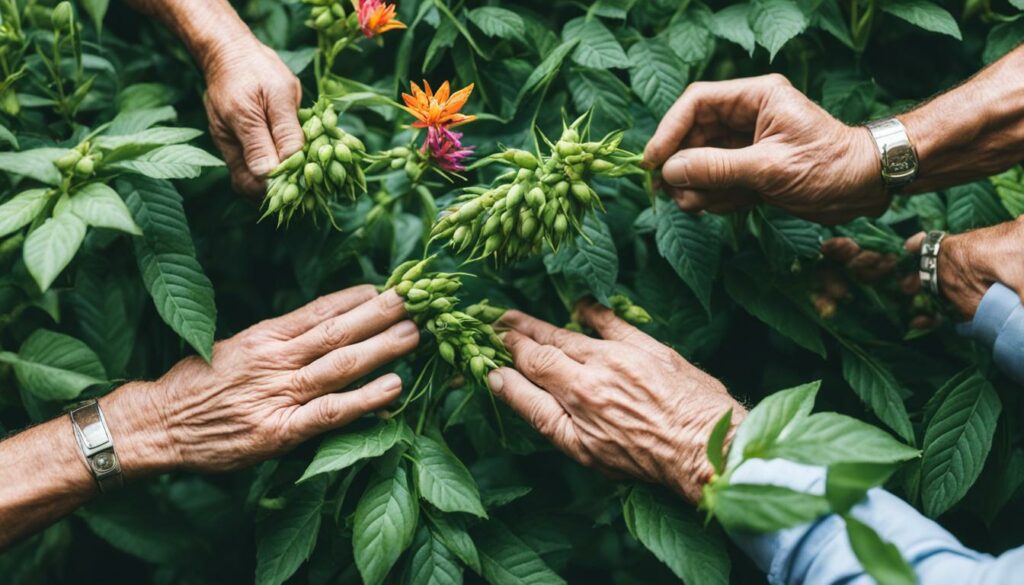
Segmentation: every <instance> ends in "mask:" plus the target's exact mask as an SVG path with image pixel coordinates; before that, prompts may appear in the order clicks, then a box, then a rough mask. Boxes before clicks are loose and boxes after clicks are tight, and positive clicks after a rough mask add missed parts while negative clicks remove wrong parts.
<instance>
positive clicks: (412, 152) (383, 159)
mask: <svg viewBox="0 0 1024 585" xmlns="http://www.w3.org/2000/svg"><path fill="white" fill-rule="evenodd" d="M366 159H367V160H368V161H371V163H370V166H368V167H366V172H368V173H375V172H377V171H381V170H385V169H391V170H393V171H397V170H398V169H402V170H403V171H405V176H407V177H408V178H409V180H410V181H412V182H413V183H415V182H416V181H418V180H419V179H420V177H421V176H422V175H423V171H424V170H426V168H427V165H428V160H427V155H426V154H425V153H424V152H423V151H421V150H417V149H415V148H409V147H408V146H397V147H395V148H392V149H390V150H382V151H380V152H375V153H373V154H371V155H367V157H366Z"/></svg>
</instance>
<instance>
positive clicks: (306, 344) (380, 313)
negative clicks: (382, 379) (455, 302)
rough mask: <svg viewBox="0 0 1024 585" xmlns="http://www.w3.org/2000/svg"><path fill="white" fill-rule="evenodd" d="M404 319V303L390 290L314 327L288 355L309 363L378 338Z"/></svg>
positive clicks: (294, 342) (291, 345)
mask: <svg viewBox="0 0 1024 585" xmlns="http://www.w3.org/2000/svg"><path fill="white" fill-rule="evenodd" d="M404 317H405V299H403V298H402V297H401V296H400V295H399V294H398V293H396V292H395V291H394V290H389V291H386V292H384V293H383V294H380V295H375V296H374V297H373V298H371V299H369V300H367V301H366V302H364V303H362V304H360V305H359V306H357V307H354V308H352V309H351V310H348V311H345V312H344V313H341V314H339V315H338V316H336V317H331V318H329V319H326V320H324V321H322V322H321V323H318V324H316V325H314V326H313V327H312V328H311V329H310V330H309V331H306V332H305V333H303V334H301V335H299V336H298V337H296V338H295V339H293V340H291V341H289V342H288V347H287V349H286V351H290V352H294V355H298V356H301V357H304V358H307V359H310V358H317V357H320V356H322V355H324V354H327V353H329V352H331V351H334V350H335V349H338V348H341V347H345V346H347V345H351V344H353V343H358V342H360V341H363V340H365V339H369V338H370V337H372V336H374V335H377V334H378V333H380V332H381V331H384V330H385V329H387V328H388V327H390V326H392V325H394V324H395V323H397V322H399V321H400V320H402V319H403V318H404Z"/></svg>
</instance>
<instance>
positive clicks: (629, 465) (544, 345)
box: [489, 304, 1024, 584]
mask: <svg viewBox="0 0 1024 585" xmlns="http://www.w3.org/2000/svg"><path fill="white" fill-rule="evenodd" d="M580 316H581V317H582V319H583V321H584V322H585V323H586V324H588V325H590V326H591V327H593V328H594V329H595V330H596V331H597V332H598V333H599V334H600V335H601V336H602V337H604V338H605V340H597V339H592V338H589V337H587V336H584V335H582V334H578V333H572V332H569V331H566V330H562V329H558V328H555V327H553V326H551V325H549V324H547V323H543V322H540V321H537V320H536V319H533V318H531V317H528V316H526V315H523V314H522V313H519V312H515V311H510V312H509V313H507V314H506V316H505V317H504V318H503V319H502V321H501V323H502V324H503V325H505V326H506V327H509V328H511V331H509V333H507V334H506V337H505V341H506V344H507V345H508V346H509V349H510V351H511V353H512V355H513V359H514V363H515V368H516V369H515V370H512V369H510V368H501V369H498V370H495V371H494V372H492V373H491V375H490V378H489V381H490V384H491V388H492V390H493V391H494V392H495V394H497V395H498V396H499V397H500V398H501V399H503V400H504V401H505V402H507V403H508V404H509V405H510V406H511V407H512V408H513V409H514V410H515V411H517V412H518V413H519V414H520V415H521V416H523V417H524V418H525V419H526V420H527V421H529V422H530V423H531V424H532V425H533V426H535V427H536V428H537V429H538V430H539V431H540V433H541V434H543V435H545V436H546V437H548V438H549V439H550V440H551V441H552V442H553V443H554V444H555V445H556V446H558V447H559V448H560V449H562V450H563V451H565V452H566V453H567V454H568V455H569V456H570V457H572V458H574V459H576V460H577V461H579V462H581V463H583V464H585V465H592V466H595V467H598V468H600V469H604V470H608V471H611V472H613V473H617V474H627V475H632V476H634V477H638V478H640V479H644V480H647V481H654V482H657V483H661V484H663V485H666V486H668V487H670V488H672V489H674V490H675V491H676V492H678V493H680V494H681V495H683V496H684V497H686V498H687V499H688V500H689V501H690V502H691V503H695V502H696V501H697V500H698V498H699V496H700V493H701V491H700V490H701V486H702V485H703V484H704V483H706V482H707V481H708V480H709V478H710V477H711V469H710V466H709V465H708V464H707V463H706V459H705V455H704V453H705V452H706V445H707V440H708V437H709V435H710V428H711V426H713V424H714V422H715V421H716V420H717V418H718V417H719V416H721V414H722V413H724V412H725V410H727V409H729V408H732V409H733V419H732V420H733V424H734V425H735V424H739V422H740V421H742V419H743V418H744V417H745V415H746V410H745V409H744V408H743V406H742V405H740V404H739V403H737V402H736V401H735V400H733V399H732V398H731V397H730V396H729V394H728V392H727V391H726V390H725V388H724V387H723V386H722V385H721V383H719V382H718V381H717V380H715V379H714V378H712V377H711V376H709V375H708V374H706V373H704V372H702V371H701V370H699V369H698V368H696V367H694V366H692V365H691V364H689V363H687V362H686V361H685V360H684V359H683V358H682V357H681V356H679V355H678V354H677V353H675V352H674V351H672V350H671V349H669V348H668V347H666V346H664V345H662V344H660V343H658V342H657V341H656V340H654V339H652V338H650V337H648V336H647V335H645V334H644V333H643V332H641V331H639V330H637V329H636V328H634V327H632V326H631V325H628V324H627V323H625V322H624V321H622V320H621V319H619V318H618V317H616V316H615V315H614V313H612V312H611V311H610V310H608V309H606V308H603V307H600V306H598V305H594V304H589V305H586V306H584V308H583V309H582V310H581V311H580ZM517 370H518V371H517ZM729 435H730V436H731V433H730V434H729ZM730 436H727V438H726V441H725V443H726V445H728V443H729V442H730ZM731 481H734V482H741V483H770V484H775V485H782V486H786V487H790V488H792V489H798V490H808V491H814V492H817V493H820V492H821V491H822V490H823V486H824V474H823V470H821V469H819V468H814V467H808V466H801V465H797V464H793V463H789V462H786V461H778V460H776V461H770V462H769V461H759V460H754V461H750V462H746V463H744V464H743V465H742V466H741V467H739V468H738V469H737V470H736V471H735V472H734V473H733V475H732V478H731ZM853 515H854V516H855V517H856V518H858V519H860V520H862V521H863V522H864V523H866V524H868V525H869V526H871V527H872V528H874V529H875V530H876V531H877V532H878V533H879V534H880V535H881V536H882V538H883V539H886V540H889V541H891V542H894V543H895V544H896V545H897V547H898V548H899V549H900V551H901V553H902V554H903V555H904V557H905V558H907V559H908V560H909V561H910V562H911V563H912V566H913V567H914V569H915V571H916V572H917V574H918V575H919V576H920V577H921V582H922V583H924V584H927V583H947V582H957V583H960V582H970V581H969V577H973V576H974V575H976V574H978V575H983V576H984V579H986V580H984V581H981V582H983V583H1002V582H1006V581H1005V580H1000V579H1005V577H1006V576H1007V575H1010V574H1014V573H1013V571H1020V570H1021V569H1022V568H1024V565H1022V564H1021V563H1024V553H1009V554H1008V555H1004V556H1003V557H1000V559H999V560H995V561H993V560H992V559H991V558H990V557H988V556H986V555H982V554H978V553H975V552H973V551H970V550H968V549H966V548H964V547H963V546H962V545H960V544H959V543H958V542H957V541H956V539H955V538H953V537H952V536H951V535H949V534H948V533H947V532H946V531H945V530H943V529H942V528H941V527H939V526H938V525H936V524H935V523H934V522H932V521H930V520H928V519H926V518H924V517H922V516H921V515H920V514H918V513H917V512H916V511H915V510H914V509H913V508H911V507H910V506H909V505H907V504H906V503H905V502H903V501H901V500H899V499H898V498H896V497H895V496H893V495H891V494H888V493H886V492H885V491H883V490H879V489H876V490H872V491H871V492H870V493H869V497H868V498H867V499H866V500H865V501H864V502H862V503H861V504H859V505H858V506H856V507H855V508H854V509H853ZM731 536H732V538H733V539H734V540H735V541H736V542H737V544H738V545H739V546H740V547H741V548H743V549H744V550H745V551H746V552H747V553H748V554H750V556H751V557H752V558H753V559H754V560H755V562H757V563H758V565H759V566H761V567H762V568H763V569H764V570H765V571H767V572H768V574H769V580H770V581H771V582H772V583H785V584H788V583H808V584H811V583H813V584H818V583H821V584H824V583H858V584H859V583H864V584H867V583H871V582H872V581H871V580H870V578H869V577H868V576H867V575H866V574H865V573H864V571H863V569H862V568H861V566H860V564H859V563H858V561H857V560H856V557H855V556H854V554H853V552H852V550H851V548H850V545H849V542H848V540H847V537H846V530H845V526H844V524H843V520H842V519H841V518H840V517H839V516H835V515H829V516H825V517H823V518H820V519H818V520H817V521H815V522H812V523H810V524H807V525H803V526H798V527H794V528H791V529H788V530H783V531H780V532H776V533H771V534H765V535H752V534H733V535H731ZM948 576H953V577H956V578H954V579H953V580H952V581H950V580H943V577H948Z"/></svg>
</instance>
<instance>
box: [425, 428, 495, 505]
mask: <svg viewBox="0 0 1024 585" xmlns="http://www.w3.org/2000/svg"><path fill="white" fill-rule="evenodd" d="M413 458H414V459H415V462H416V476H415V477H416V488H417V491H419V494H420V496H421V497H422V498H423V499H424V500H426V501H428V502H430V503H431V504H433V505H434V507H435V508H437V509H438V510H441V511H442V512H465V513H467V514H472V515H474V516H478V517H480V518H486V517H487V512H486V510H484V505H483V503H481V501H480V490H479V488H477V486H476V480H474V479H473V476H472V475H470V474H469V470H468V469H466V466H465V465H463V464H462V462H461V461H459V459H458V458H457V457H456V456H455V455H454V454H453V453H452V452H451V451H449V450H448V448H447V447H445V446H444V445H442V444H441V443H439V442H437V441H435V440H434V439H431V438H430V437H427V436H424V435H418V436H417V437H416V440H415V442H414V443H413Z"/></svg>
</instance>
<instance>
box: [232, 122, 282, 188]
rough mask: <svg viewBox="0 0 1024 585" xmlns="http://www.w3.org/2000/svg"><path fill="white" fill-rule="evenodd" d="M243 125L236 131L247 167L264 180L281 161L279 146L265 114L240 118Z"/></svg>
mask: <svg viewBox="0 0 1024 585" xmlns="http://www.w3.org/2000/svg"><path fill="white" fill-rule="evenodd" d="M239 118H240V119H241V120H242V123H241V125H240V126H239V127H236V128H235V129H234V132H235V136H237V137H238V141H239V142H240V143H242V151H243V153H244V156H245V166H247V167H248V168H249V172H251V173H252V174H253V175H255V176H257V177H259V178H260V179H262V178H263V177H265V176H266V175H267V173H269V172H270V171H272V170H274V167H276V166H277V165H278V164H280V163H281V159H280V158H279V157H278V156H277V146H276V145H275V144H274V139H273V137H271V135H270V128H269V126H268V120H267V118H266V116H265V114H264V113H263V112H259V115H256V113H255V112H254V113H252V114H251V115H245V116H240V117H239Z"/></svg>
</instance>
